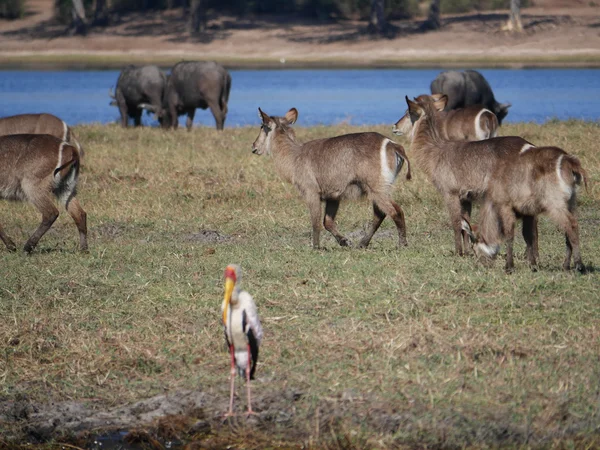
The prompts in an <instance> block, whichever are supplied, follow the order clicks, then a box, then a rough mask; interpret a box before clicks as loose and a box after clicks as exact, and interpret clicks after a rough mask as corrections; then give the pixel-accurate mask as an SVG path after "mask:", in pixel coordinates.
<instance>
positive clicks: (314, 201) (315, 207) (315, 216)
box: [306, 196, 321, 249]
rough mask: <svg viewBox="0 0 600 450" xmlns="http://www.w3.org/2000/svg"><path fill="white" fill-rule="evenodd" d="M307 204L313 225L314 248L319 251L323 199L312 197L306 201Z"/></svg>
mask: <svg viewBox="0 0 600 450" xmlns="http://www.w3.org/2000/svg"><path fill="white" fill-rule="evenodd" d="M306 204H307V205H308V211H309V213H310V221H311V224H312V246H313V248H314V249H318V248H319V237H320V234H321V199H320V198H319V197H318V196H316V197H310V198H307V199H306Z"/></svg>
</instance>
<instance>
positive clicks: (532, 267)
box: [529, 264, 539, 272]
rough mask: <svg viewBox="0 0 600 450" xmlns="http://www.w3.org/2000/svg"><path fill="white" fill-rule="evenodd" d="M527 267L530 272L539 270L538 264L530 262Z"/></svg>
mask: <svg viewBox="0 0 600 450" xmlns="http://www.w3.org/2000/svg"><path fill="white" fill-rule="evenodd" d="M529 268H530V269H531V271H532V272H537V271H538V270H539V268H538V265H537V264H531V265H530V266H529Z"/></svg>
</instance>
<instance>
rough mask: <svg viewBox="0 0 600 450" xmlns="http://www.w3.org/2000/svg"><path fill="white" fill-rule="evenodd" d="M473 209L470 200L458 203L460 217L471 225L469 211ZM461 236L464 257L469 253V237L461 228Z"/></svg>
mask: <svg viewBox="0 0 600 450" xmlns="http://www.w3.org/2000/svg"><path fill="white" fill-rule="evenodd" d="M472 208H473V203H472V202H471V201H470V200H464V199H463V200H461V201H460V209H461V215H462V216H463V217H464V218H465V219H467V221H468V222H469V223H471V210H472ZM461 234H462V249H463V253H464V254H465V255H468V254H469V253H471V237H470V236H469V235H468V234H467V233H466V232H465V231H463V230H462V227H461Z"/></svg>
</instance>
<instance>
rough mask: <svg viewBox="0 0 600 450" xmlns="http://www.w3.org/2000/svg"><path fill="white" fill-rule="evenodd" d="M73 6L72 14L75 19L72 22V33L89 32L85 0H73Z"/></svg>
mask: <svg viewBox="0 0 600 450" xmlns="http://www.w3.org/2000/svg"><path fill="white" fill-rule="evenodd" d="M72 1H73V7H72V8H71V15H72V17H73V21H72V22H71V33H72V34H86V33H87V25H88V24H87V19H86V18H85V8H84V6H83V0H72Z"/></svg>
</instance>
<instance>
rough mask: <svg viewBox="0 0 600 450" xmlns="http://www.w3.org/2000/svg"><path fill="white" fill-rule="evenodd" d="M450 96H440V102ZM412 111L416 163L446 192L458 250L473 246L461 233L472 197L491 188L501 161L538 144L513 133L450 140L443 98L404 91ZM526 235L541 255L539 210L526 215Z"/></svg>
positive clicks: (524, 224) (479, 197)
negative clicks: (429, 98) (441, 110)
mask: <svg viewBox="0 0 600 450" xmlns="http://www.w3.org/2000/svg"><path fill="white" fill-rule="evenodd" d="M445 101H447V98H446V96H445V95H444V96H442V97H441V98H440V99H439V100H438V102H441V103H444V102H445ZM406 102H407V104H408V113H409V115H410V120H411V122H412V124H413V131H412V135H411V136H412V142H411V150H412V152H413V154H414V155H415V157H416V161H417V164H418V165H419V166H420V167H421V168H422V169H423V170H424V171H425V173H427V175H428V176H429V178H430V179H431V181H432V182H433V184H434V185H435V187H436V188H437V189H438V191H439V192H440V194H442V196H443V197H444V201H445V203H446V207H447V208H448V211H449V213H450V221H451V223H452V228H453V230H454V247H455V250H456V253H457V254H459V255H462V254H463V240H464V250H465V251H467V249H468V247H469V242H468V236H467V235H466V234H463V230H462V217H463V216H465V217H467V218H468V217H469V216H470V214H471V207H472V202H473V201H478V200H481V199H482V198H483V197H484V196H485V195H486V193H487V189H488V186H489V180H490V177H491V176H492V173H493V172H494V171H495V170H496V167H497V166H498V164H501V163H504V161H508V160H510V159H514V158H517V157H518V156H519V154H520V152H522V151H527V149H531V148H534V146H533V145H532V144H531V143H529V142H527V141H526V140H525V139H523V138H520V137H516V136H510V137H497V138H492V139H486V140H483V141H477V142H467V141H449V140H447V139H445V138H444V134H443V131H442V130H443V124H442V117H441V116H440V113H439V112H438V109H439V105H440V104H441V103H438V102H432V101H418V100H415V101H411V100H409V99H408V97H406ZM523 236H524V237H525V241H526V243H527V244H528V246H529V245H531V246H532V248H530V249H528V251H531V252H532V254H534V255H536V257H537V221H536V218H535V215H524V216H523Z"/></svg>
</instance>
